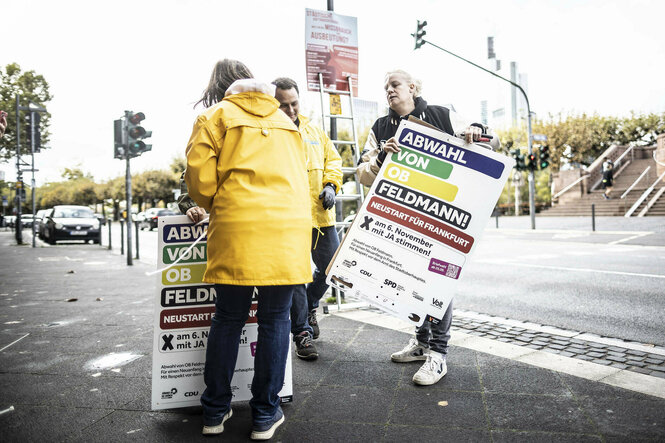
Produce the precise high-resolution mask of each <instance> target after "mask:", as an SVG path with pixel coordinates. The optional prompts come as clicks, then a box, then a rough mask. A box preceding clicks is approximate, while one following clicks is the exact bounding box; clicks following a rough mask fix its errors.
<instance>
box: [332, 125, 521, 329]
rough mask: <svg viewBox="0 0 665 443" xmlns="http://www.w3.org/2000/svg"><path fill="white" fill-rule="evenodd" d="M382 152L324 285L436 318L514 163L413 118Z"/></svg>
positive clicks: (390, 308)
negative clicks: (394, 147) (392, 148)
mask: <svg viewBox="0 0 665 443" xmlns="http://www.w3.org/2000/svg"><path fill="white" fill-rule="evenodd" d="M395 137H396V139H397V141H398V143H399V146H400V149H401V151H400V152H399V153H393V154H391V155H389V156H388V157H386V160H385V161H384V163H383V166H382V167H381V170H380V171H379V173H378V175H377V177H376V179H375V180H374V182H373V183H372V186H371V188H370V190H369V193H368V194H367V197H366V198H365V201H364V202H363V205H362V207H361V209H360V211H359V212H358V214H357V215H356V217H355V219H354V221H353V223H352V225H351V227H350V228H349V231H348V233H347V235H346V237H345V238H344V240H343V242H342V244H341V246H340V247H339V249H338V251H337V254H336V256H335V258H334V259H333V261H332V263H331V264H330V265H329V266H328V271H327V274H328V279H327V281H328V283H329V284H331V285H334V286H335V287H337V288H339V289H341V290H343V291H347V292H349V291H350V292H351V293H354V294H356V296H358V297H360V298H361V299H364V300H365V301H367V302H369V303H371V304H372V305H374V306H377V307H379V308H381V309H383V310H384V311H386V312H388V313H390V314H392V315H394V316H396V317H399V318H401V319H404V320H407V321H409V322H411V323H412V324H414V325H417V326H419V325H421V324H422V323H423V321H425V320H430V321H432V322H434V323H437V322H438V321H440V320H441V318H442V317H443V315H444V314H445V311H446V309H447V307H448V305H449V304H450V301H451V299H452V297H453V295H454V293H455V287H456V285H457V284H458V282H459V280H460V278H461V277H462V275H463V274H464V269H465V268H466V267H467V266H468V264H469V259H470V257H471V255H472V253H473V251H474V249H475V247H476V245H477V244H478V241H479V239H480V236H481V234H482V232H483V230H484V228H485V226H486V225H487V222H488V220H489V217H490V216H491V214H492V210H493V209H494V206H495V204H496V202H497V200H498V199H499V196H500V195H501V191H502V189H503V186H504V184H505V182H506V180H507V179H508V176H509V174H510V171H511V169H512V167H513V165H514V163H515V161H514V160H513V159H512V158H509V157H506V156H504V155H501V154H498V153H495V152H493V151H491V150H489V149H486V148H483V147H481V146H478V145H475V144H466V143H465V142H464V140H460V139H458V138H456V137H452V136H450V135H448V134H445V133H443V132H440V131H438V130H435V129H431V128H429V127H426V126H423V125H421V124H418V123H416V122H411V121H402V123H401V124H400V126H399V128H398V130H397V133H396V135H395Z"/></svg>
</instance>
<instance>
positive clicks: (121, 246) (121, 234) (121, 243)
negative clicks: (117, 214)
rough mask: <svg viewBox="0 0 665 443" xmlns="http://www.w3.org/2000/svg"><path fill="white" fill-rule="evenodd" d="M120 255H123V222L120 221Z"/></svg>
mask: <svg viewBox="0 0 665 443" xmlns="http://www.w3.org/2000/svg"><path fill="white" fill-rule="evenodd" d="M120 255H125V221H124V220H123V219H120Z"/></svg>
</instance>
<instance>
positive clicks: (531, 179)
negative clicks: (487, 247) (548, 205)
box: [414, 22, 536, 229]
mask: <svg viewBox="0 0 665 443" xmlns="http://www.w3.org/2000/svg"><path fill="white" fill-rule="evenodd" d="M418 23H419V24H420V22H418ZM425 23H427V22H425ZM414 37H415V35H414ZM420 41H421V42H422V43H421V45H422V44H424V43H427V44H430V45H432V46H434V47H435V48H437V49H440V50H442V51H443V52H446V53H448V54H450V55H452V56H453V57H457V58H458V59H460V60H463V61H465V62H467V63H469V64H471V65H473V66H475V67H476V68H479V69H482V70H483V71H485V72H487V73H489V74H492V75H493V76H495V77H497V78H500V79H501V80H503V81H506V82H508V83H510V84H511V85H513V86H515V87H516V88H517V89H519V90H520V92H521V93H522V95H524V100H525V101H526V108H527V120H526V130H527V135H528V137H527V139H528V141H527V146H528V154H529V155H531V154H532V153H533V146H532V140H531V139H532V135H531V106H530V105H529V97H528V96H527V95H526V92H525V91H524V89H522V87H521V86H520V85H518V84H517V83H515V82H513V81H511V80H508V79H507V78H505V77H502V76H500V75H499V74H497V73H496V72H492V71H490V70H489V69H485V68H483V67H482V66H480V65H477V64H475V63H474V62H472V61H470V60H467V59H465V58H464V57H461V56H459V55H457V54H455V53H453V52H450V51H448V50H447V49H444V48H442V47H441V46H439V45H435V44H434V43H432V42H430V41H427V40H425V39H422V38H421V40H420ZM419 47H420V46H416V49H417V48H419ZM528 180H529V215H530V216H531V229H536V210H535V206H536V205H535V195H536V184H535V177H534V173H533V170H529V177H528Z"/></svg>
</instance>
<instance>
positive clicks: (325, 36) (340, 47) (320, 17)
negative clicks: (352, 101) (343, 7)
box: [305, 9, 358, 97]
mask: <svg viewBox="0 0 665 443" xmlns="http://www.w3.org/2000/svg"><path fill="white" fill-rule="evenodd" d="M305 64H306V68H307V90H308V91H318V90H319V73H321V74H322V76H323V87H324V88H326V89H334V90H337V91H348V90H349V83H348V80H347V76H350V77H351V82H352V84H353V95H354V96H356V97H357V96H358V19H357V18H356V17H350V16H346V15H339V14H335V13H334V12H332V11H317V10H314V9H305Z"/></svg>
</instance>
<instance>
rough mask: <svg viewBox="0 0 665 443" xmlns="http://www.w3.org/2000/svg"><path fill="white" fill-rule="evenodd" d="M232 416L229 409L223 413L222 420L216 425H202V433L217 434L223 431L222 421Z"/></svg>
mask: <svg viewBox="0 0 665 443" xmlns="http://www.w3.org/2000/svg"><path fill="white" fill-rule="evenodd" d="M231 416H233V410H232V409H229V412H227V413H226V414H224V417H223V418H222V422H221V423H220V424H218V425H217V426H204V427H203V435H218V434H221V433H222V432H224V423H225V422H226V420H228V419H229V418H231Z"/></svg>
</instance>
